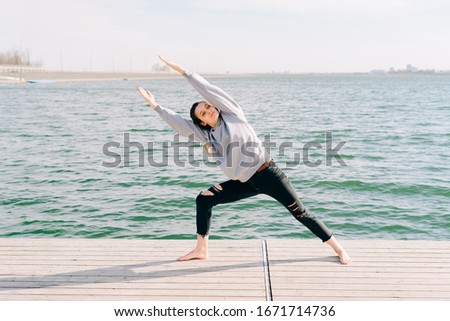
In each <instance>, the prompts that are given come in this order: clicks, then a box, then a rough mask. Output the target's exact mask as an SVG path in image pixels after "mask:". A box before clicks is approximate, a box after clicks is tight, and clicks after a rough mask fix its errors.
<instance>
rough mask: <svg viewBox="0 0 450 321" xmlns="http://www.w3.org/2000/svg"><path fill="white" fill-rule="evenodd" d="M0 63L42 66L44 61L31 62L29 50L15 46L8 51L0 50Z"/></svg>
mask: <svg viewBox="0 0 450 321" xmlns="http://www.w3.org/2000/svg"><path fill="white" fill-rule="evenodd" d="M0 65H19V66H40V65H42V63H31V61H30V53H29V51H28V50H18V49H16V48H13V49H11V50H9V51H6V52H0Z"/></svg>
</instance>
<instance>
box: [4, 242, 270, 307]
mask: <svg viewBox="0 0 450 321" xmlns="http://www.w3.org/2000/svg"><path fill="white" fill-rule="evenodd" d="M194 245H195V243H193V242H188V241H145V240H139V241H136V240H67V239H65V240H55V239H49V240H47V239H39V240H37V241H36V242H35V240H25V239H21V240H19V242H15V243H14V242H13V241H12V240H11V239H0V253H2V254H6V256H3V257H4V258H8V257H9V258H10V260H9V262H7V264H3V265H1V266H0V299H1V300H47V299H56V300H104V299H107V298H109V299H113V300H124V299H127V300H137V299H140V300H174V299H175V300H188V299H195V300H207V299H209V300H243V299H245V300H249V299H251V300H264V298H265V286H264V271H263V264H262V251H261V241H260V240H251V241H215V240H212V241H211V242H210V255H211V258H210V259H209V260H204V261H189V262H178V261H176V260H175V258H176V257H178V256H180V255H183V254H185V253H186V252H187V251H188V250H190V249H192V248H193V246H194ZM222 253H224V254H225V255H221V254H222ZM214 254H216V255H214ZM0 255H1V254H0ZM243 279H244V280H245V281H243Z"/></svg>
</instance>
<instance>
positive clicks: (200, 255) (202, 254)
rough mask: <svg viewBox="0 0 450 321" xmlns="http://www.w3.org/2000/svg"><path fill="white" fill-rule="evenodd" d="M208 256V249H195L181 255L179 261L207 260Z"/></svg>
mask: <svg viewBox="0 0 450 321" xmlns="http://www.w3.org/2000/svg"><path fill="white" fill-rule="evenodd" d="M207 258H208V250H198V249H193V250H192V251H191V252H189V253H188V254H186V255H184V256H181V257H179V258H178V259H177V261H189V260H205V259H207Z"/></svg>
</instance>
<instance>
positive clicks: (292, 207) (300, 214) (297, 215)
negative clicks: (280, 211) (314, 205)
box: [288, 202, 305, 218]
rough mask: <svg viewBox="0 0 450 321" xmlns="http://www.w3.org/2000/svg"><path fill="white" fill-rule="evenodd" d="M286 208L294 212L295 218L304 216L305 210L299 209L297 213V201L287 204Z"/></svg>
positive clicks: (298, 207)
mask: <svg viewBox="0 0 450 321" xmlns="http://www.w3.org/2000/svg"><path fill="white" fill-rule="evenodd" d="M295 206H296V207H295ZM294 207H295V208H294ZM288 208H289V210H290V211H291V213H292V214H294V215H295V216H296V217H297V218H303V217H305V210H303V211H301V212H300V213H297V212H299V210H300V206H298V205H297V202H294V203H292V204H291V205H288Z"/></svg>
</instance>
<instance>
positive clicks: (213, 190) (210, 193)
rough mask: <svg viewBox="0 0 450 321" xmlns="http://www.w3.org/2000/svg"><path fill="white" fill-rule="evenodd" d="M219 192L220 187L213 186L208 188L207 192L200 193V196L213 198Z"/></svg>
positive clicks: (218, 185)
mask: <svg viewBox="0 0 450 321" xmlns="http://www.w3.org/2000/svg"><path fill="white" fill-rule="evenodd" d="M220 191H222V186H220V184H217V185H214V186H212V187H210V188H208V189H207V190H205V191H203V192H202V195H204V196H214V195H215V194H217V193H220Z"/></svg>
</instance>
